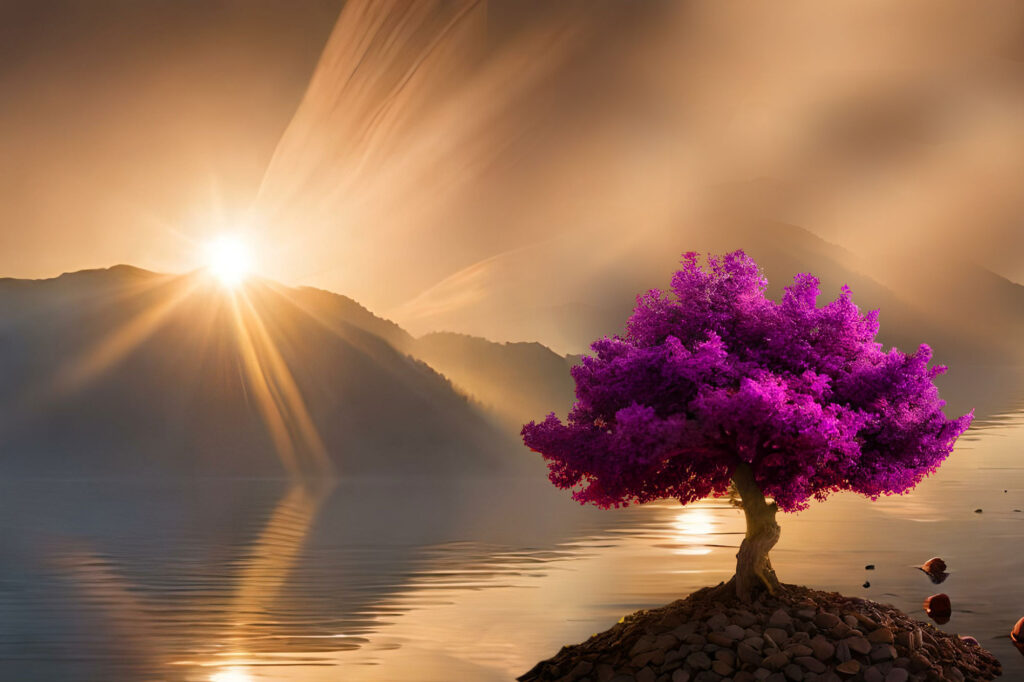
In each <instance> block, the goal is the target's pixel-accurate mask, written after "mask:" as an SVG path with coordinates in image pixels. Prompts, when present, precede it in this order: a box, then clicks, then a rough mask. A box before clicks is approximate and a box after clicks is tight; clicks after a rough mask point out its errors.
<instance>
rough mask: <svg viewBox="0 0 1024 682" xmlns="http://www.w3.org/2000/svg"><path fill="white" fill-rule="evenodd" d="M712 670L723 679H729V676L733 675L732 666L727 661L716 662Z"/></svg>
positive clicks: (712, 665)
mask: <svg viewBox="0 0 1024 682" xmlns="http://www.w3.org/2000/svg"><path fill="white" fill-rule="evenodd" d="M711 670H713V671H714V672H715V673H717V674H719V675H721V676H722V677H729V675H732V666H731V665H729V664H728V663H726V662H725V661H715V662H714V663H712V664H711Z"/></svg>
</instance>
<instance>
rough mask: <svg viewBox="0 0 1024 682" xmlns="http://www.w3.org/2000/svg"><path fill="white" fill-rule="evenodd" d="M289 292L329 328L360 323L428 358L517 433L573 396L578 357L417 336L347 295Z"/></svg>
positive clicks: (466, 338)
mask: <svg viewBox="0 0 1024 682" xmlns="http://www.w3.org/2000/svg"><path fill="white" fill-rule="evenodd" d="M289 296H290V300H291V301H293V302H294V303H295V304H296V305H298V306H299V307H300V308H302V309H303V310H305V311H306V312H308V313H310V314H311V315H313V316H314V317H315V318H316V319H318V320H320V321H322V322H323V323H324V324H327V325H328V326H331V325H337V324H340V323H344V324H345V325H346V326H350V327H358V328H359V329H361V330H363V331H365V332H369V333H370V334H372V335H373V336H374V337H376V338H380V339H383V340H385V341H387V342H388V343H389V344H390V345H391V346H392V347H393V348H395V349H396V350H399V351H401V352H403V353H405V354H407V355H410V356H412V357H414V358H416V359H418V360H421V361H423V362H425V363H426V364H427V365H429V366H430V367H431V368H433V369H434V370H436V371H437V372H439V373H441V374H442V375H444V376H445V377H446V378H447V379H448V380H450V381H451V382H452V385H453V386H454V387H455V388H456V390H457V391H458V392H460V393H462V394H464V395H466V396H467V397H468V398H470V399H471V400H472V401H473V402H474V404H475V405H476V406H477V407H478V408H480V409H482V410H483V411H484V412H485V413H486V414H488V415H490V416H492V417H494V418H495V419H496V420H497V422H498V423H499V424H500V425H501V426H503V427H504V428H506V429H509V430H511V431H513V432H515V433H518V431H519V429H520V427H521V426H522V425H523V424H524V423H526V422H528V421H530V420H532V419H541V418H543V417H544V416H545V415H546V414H548V413H549V412H557V413H559V414H561V415H564V414H565V413H566V412H567V411H568V409H569V406H570V405H572V402H573V400H574V399H575V393H574V391H575V389H574V384H573V380H572V377H571V376H570V375H569V368H570V367H571V366H572V365H573V364H575V363H576V362H577V361H578V357H572V356H564V355H559V354H558V353H556V352H554V351H553V350H551V349H550V348H548V347H547V346H544V345H542V344H540V343H536V342H521V343H501V342H495V341H489V340H487V339H485V338H481V337H479V336H470V335H468V334H456V333H451V332H431V333H428V334H424V335H423V336H420V337H413V336H412V335H411V334H409V333H408V332H407V331H405V330H404V329H403V328H402V327H400V326H398V325H397V324H395V323H394V322H392V321H391V320H387V319H385V318H382V317H378V316H377V315H374V314H373V313H372V312H370V311H369V310H367V309H366V308H364V307H363V306H361V305H360V304H359V303H357V302H356V301H354V300H352V299H351V298H349V297H347V296H343V295H340V294H335V293H332V292H329V291H324V290H322V289H316V288H313V287H299V288H297V289H292V290H290V292H289Z"/></svg>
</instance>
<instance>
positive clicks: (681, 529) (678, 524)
mask: <svg viewBox="0 0 1024 682" xmlns="http://www.w3.org/2000/svg"><path fill="white" fill-rule="evenodd" d="M672 528H673V530H674V535H675V541H676V542H677V543H679V544H680V545H682V546H680V547H677V548H675V549H673V550H672V551H673V552H674V553H675V554H683V555H691V556H693V555H703V554H710V553H711V548H710V547H708V546H706V545H705V544H704V542H705V540H706V539H707V536H709V535H712V534H713V533H714V532H715V517H714V514H712V513H711V510H710V509H707V508H705V507H700V506H693V507H683V509H682V511H680V512H679V513H678V514H676V518H675V520H674V521H673V522H672Z"/></svg>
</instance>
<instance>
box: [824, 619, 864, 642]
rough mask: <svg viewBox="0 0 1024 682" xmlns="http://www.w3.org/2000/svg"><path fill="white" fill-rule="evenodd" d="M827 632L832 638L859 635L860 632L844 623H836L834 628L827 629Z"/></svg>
mask: <svg viewBox="0 0 1024 682" xmlns="http://www.w3.org/2000/svg"><path fill="white" fill-rule="evenodd" d="M828 634H830V635H831V636H832V637H833V639H843V638H844V637H849V636H851V635H859V634H860V633H859V632H857V631H856V630H854V629H853V628H851V627H850V626H849V625H847V624H846V623H837V624H836V626H835V627H834V628H832V629H831V630H829V631H828Z"/></svg>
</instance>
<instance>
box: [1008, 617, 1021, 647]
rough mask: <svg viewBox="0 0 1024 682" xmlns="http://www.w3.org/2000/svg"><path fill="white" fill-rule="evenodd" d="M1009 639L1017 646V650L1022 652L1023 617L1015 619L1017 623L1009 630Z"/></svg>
mask: <svg viewBox="0 0 1024 682" xmlns="http://www.w3.org/2000/svg"><path fill="white" fill-rule="evenodd" d="M1010 641H1011V642H1013V645H1014V646H1015V647H1017V651H1019V652H1021V653H1022V654H1024V618H1021V619H1020V620H1018V621H1017V624H1016V625H1014V626H1013V629H1012V630H1010Z"/></svg>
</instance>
